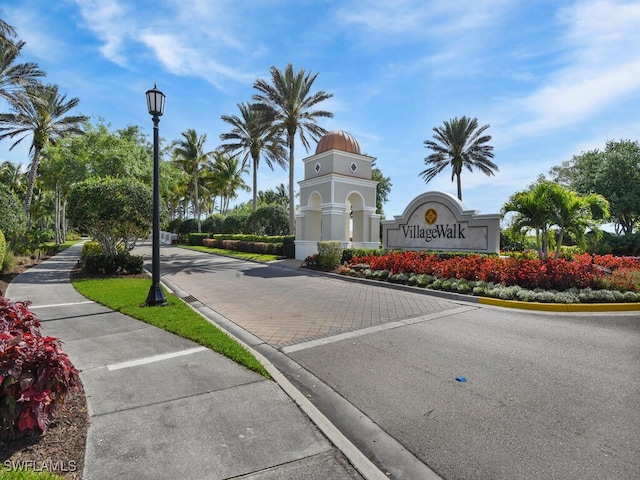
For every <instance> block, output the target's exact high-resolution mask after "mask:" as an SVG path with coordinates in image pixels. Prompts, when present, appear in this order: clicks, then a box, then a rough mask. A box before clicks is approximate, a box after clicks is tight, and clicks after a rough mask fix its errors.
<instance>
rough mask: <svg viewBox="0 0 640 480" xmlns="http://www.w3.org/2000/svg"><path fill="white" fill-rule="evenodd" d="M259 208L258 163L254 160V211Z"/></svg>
mask: <svg viewBox="0 0 640 480" xmlns="http://www.w3.org/2000/svg"><path fill="white" fill-rule="evenodd" d="M257 208H258V162H257V161H256V159H255V158H254V159H253V211H254V212H255V211H256V209H257Z"/></svg>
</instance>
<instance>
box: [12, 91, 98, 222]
mask: <svg viewBox="0 0 640 480" xmlns="http://www.w3.org/2000/svg"><path fill="white" fill-rule="evenodd" d="M78 103H80V100H79V99H78V98H72V99H70V100H67V96H66V95H60V93H59V92H58V86H57V85H50V84H49V85H43V84H40V83H36V84H31V85H28V86H27V87H26V88H25V91H24V93H20V94H16V95H14V96H12V98H11V100H10V104H11V108H12V110H13V111H14V113H3V114H0V140H4V139H6V138H9V139H11V140H13V139H15V138H16V137H17V140H15V141H14V142H13V144H12V145H11V147H10V150H11V149H13V148H14V147H15V146H16V145H18V144H19V143H20V142H22V140H24V139H25V138H26V137H28V136H31V138H32V140H31V147H30V149H29V152H30V153H31V163H30V165H29V177H28V181H27V188H26V192H25V196H24V210H25V213H26V214H27V223H30V220H29V219H30V209H31V200H32V198H33V188H34V185H35V183H36V179H37V177H38V166H39V165H40V155H41V152H42V149H43V148H45V147H47V146H49V145H55V144H56V143H57V142H58V140H60V139H62V138H65V137H68V136H70V135H79V134H82V133H83V130H82V128H81V124H82V123H83V122H85V121H86V120H87V117H85V116H83V115H68V116H65V115H66V114H67V113H68V112H69V111H70V110H72V109H74V108H75V107H76V106H78Z"/></svg>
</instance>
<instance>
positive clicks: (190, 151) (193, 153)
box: [173, 128, 213, 232]
mask: <svg viewBox="0 0 640 480" xmlns="http://www.w3.org/2000/svg"><path fill="white" fill-rule="evenodd" d="M182 137H183V140H178V141H176V142H175V143H174V145H173V161H174V162H175V163H176V165H178V166H179V167H180V168H181V169H182V170H183V171H184V172H185V173H186V174H188V175H189V177H190V179H191V180H190V181H191V187H192V190H191V192H192V202H193V215H194V217H195V219H196V224H197V225H198V232H200V230H201V224H200V197H199V195H198V183H199V182H198V174H199V173H200V172H201V171H202V169H203V167H204V166H205V165H206V163H207V160H208V159H209V158H210V157H211V156H212V155H213V152H205V151H204V144H205V142H206V141H207V134H206V133H204V134H202V135H200V136H198V134H197V133H196V131H195V130H194V129H193V128H190V129H188V130H187V131H186V132H182Z"/></svg>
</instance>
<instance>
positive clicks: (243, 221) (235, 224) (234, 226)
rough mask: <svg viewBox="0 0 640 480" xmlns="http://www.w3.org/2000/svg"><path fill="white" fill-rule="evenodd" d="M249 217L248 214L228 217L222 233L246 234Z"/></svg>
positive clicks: (242, 213) (223, 224)
mask: <svg viewBox="0 0 640 480" xmlns="http://www.w3.org/2000/svg"><path fill="white" fill-rule="evenodd" d="M249 215H250V214H249V213H248V212H236V213H233V214H232V215H229V216H227V218H225V219H224V222H223V223H222V231H223V232H224V233H231V234H237V233H243V232H245V231H246V226H247V220H248V219H249Z"/></svg>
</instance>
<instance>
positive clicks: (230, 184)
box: [210, 151, 250, 215]
mask: <svg viewBox="0 0 640 480" xmlns="http://www.w3.org/2000/svg"><path fill="white" fill-rule="evenodd" d="M214 157H215V160H214V162H213V166H212V168H211V179H210V181H211V184H212V190H214V191H216V192H218V194H219V195H220V213H222V214H223V215H226V213H227V211H228V210H229V201H230V200H231V199H233V198H236V197H237V196H238V193H237V191H238V189H240V190H244V191H246V192H248V191H249V190H250V189H249V187H248V186H247V184H246V183H245V181H244V180H243V179H242V176H243V175H244V174H246V173H247V168H246V166H243V165H242V164H241V163H240V160H239V159H238V158H237V157H230V156H229V155H225V154H224V153H222V152H219V151H216V152H215V153H214Z"/></svg>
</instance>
